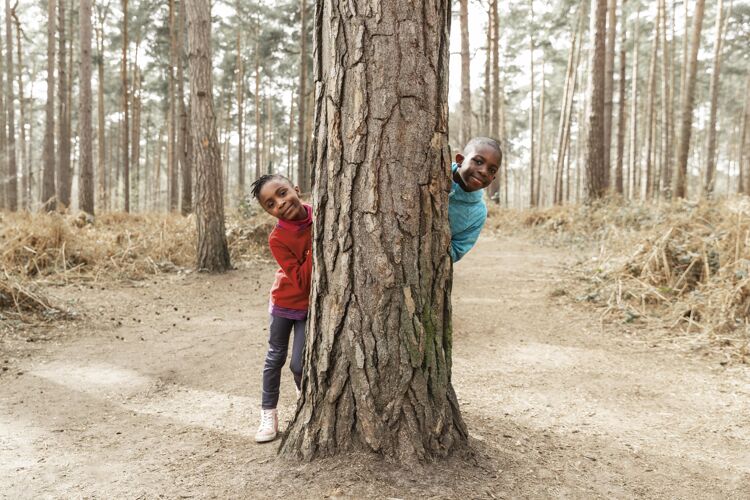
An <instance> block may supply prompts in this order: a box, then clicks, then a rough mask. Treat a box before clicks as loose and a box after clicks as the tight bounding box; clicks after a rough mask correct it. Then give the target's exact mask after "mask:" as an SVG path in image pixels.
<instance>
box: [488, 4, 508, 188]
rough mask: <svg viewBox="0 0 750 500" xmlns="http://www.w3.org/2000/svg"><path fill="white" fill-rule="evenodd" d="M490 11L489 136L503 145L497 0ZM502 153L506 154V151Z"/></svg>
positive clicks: (495, 183)
mask: <svg viewBox="0 0 750 500" xmlns="http://www.w3.org/2000/svg"><path fill="white" fill-rule="evenodd" d="M490 12H491V21H492V22H491V25H492V36H491V46H492V85H491V87H492V101H491V108H492V112H491V117H492V122H491V125H490V136H491V137H492V138H493V139H496V140H498V141H499V142H500V144H501V146H502V145H503V134H501V130H502V128H503V127H502V125H501V122H502V121H503V120H504V118H505V117H504V113H503V109H502V104H501V103H500V87H501V85H500V16H499V15H498V9H497V0H491V2H490ZM503 153H505V154H507V152H506V151H503ZM505 154H503V158H502V161H501V162H500V172H499V174H498V176H497V177H496V178H495V180H494V181H492V184H490V187H489V195H490V199H491V200H493V201H494V202H495V203H500V181H501V177H502V173H503V168H502V167H503V164H504V163H505V162H506V159H505Z"/></svg>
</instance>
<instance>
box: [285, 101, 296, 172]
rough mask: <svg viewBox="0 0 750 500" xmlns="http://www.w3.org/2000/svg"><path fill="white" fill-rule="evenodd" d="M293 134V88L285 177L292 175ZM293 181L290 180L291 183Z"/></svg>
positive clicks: (290, 103) (290, 102)
mask: <svg viewBox="0 0 750 500" xmlns="http://www.w3.org/2000/svg"><path fill="white" fill-rule="evenodd" d="M293 135H294V90H292V92H291V93H290V95H289V134H288V135H287V137H286V177H287V179H293V177H292V137H293ZM294 182H295V181H294V180H292V183H294Z"/></svg>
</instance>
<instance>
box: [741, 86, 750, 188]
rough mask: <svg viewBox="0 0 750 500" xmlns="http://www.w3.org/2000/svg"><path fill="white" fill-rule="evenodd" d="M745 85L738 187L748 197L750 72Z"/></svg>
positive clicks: (749, 185) (749, 173)
mask: <svg viewBox="0 0 750 500" xmlns="http://www.w3.org/2000/svg"><path fill="white" fill-rule="evenodd" d="M746 79H747V83H746V84H745V104H744V106H742V130H741V132H740V167H739V168H740V179H741V182H740V185H741V186H742V188H741V189H742V192H743V193H745V194H746V195H750V172H748V166H749V165H750V147H748V144H750V140H748V137H747V136H748V135H749V134H748V129H749V128H750V127H748V124H750V72H748V74H747V77H746Z"/></svg>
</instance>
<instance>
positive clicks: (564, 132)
mask: <svg viewBox="0 0 750 500" xmlns="http://www.w3.org/2000/svg"><path fill="white" fill-rule="evenodd" d="M583 18H584V16H583V8H582V7H579V10H578V22H577V23H576V27H575V29H574V31H573V38H572V41H571V44H570V53H569V54H568V63H567V68H566V70H565V82H564V84H563V100H562V103H561V105H560V125H559V127H558V131H557V159H556V161H555V181H554V186H553V196H552V202H553V203H555V204H561V203H562V202H563V167H564V164H565V156H566V154H565V153H566V151H567V149H568V145H569V142H570V122H571V115H572V111H573V95H574V93H575V87H576V76H577V75H578V72H577V71H576V68H577V67H578V59H579V56H580V53H581V50H580V49H581V43H580V42H579V41H578V37H579V33H580V32H581V31H582V30H583Z"/></svg>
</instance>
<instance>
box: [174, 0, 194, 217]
mask: <svg viewBox="0 0 750 500" xmlns="http://www.w3.org/2000/svg"><path fill="white" fill-rule="evenodd" d="M185 3H186V2H185V1H184V0H183V1H181V2H180V10H179V12H178V21H177V102H178V108H179V112H180V131H179V132H180V133H179V140H178V143H179V145H178V147H179V153H178V155H177V159H178V160H179V162H180V172H181V173H182V196H181V203H180V213H181V214H182V215H183V216H185V215H188V214H189V213H191V212H192V211H193V164H192V161H191V158H190V156H188V149H189V148H190V140H189V138H188V135H189V132H188V111H187V107H186V106H185V71H184V66H185V65H184V61H185Z"/></svg>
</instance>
